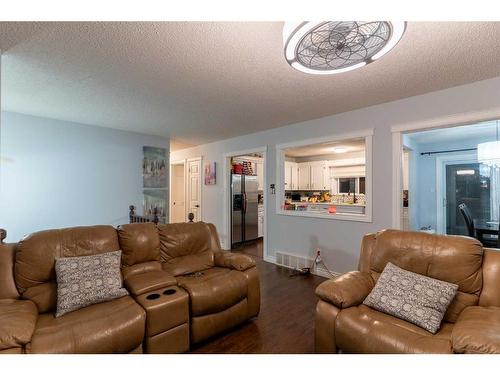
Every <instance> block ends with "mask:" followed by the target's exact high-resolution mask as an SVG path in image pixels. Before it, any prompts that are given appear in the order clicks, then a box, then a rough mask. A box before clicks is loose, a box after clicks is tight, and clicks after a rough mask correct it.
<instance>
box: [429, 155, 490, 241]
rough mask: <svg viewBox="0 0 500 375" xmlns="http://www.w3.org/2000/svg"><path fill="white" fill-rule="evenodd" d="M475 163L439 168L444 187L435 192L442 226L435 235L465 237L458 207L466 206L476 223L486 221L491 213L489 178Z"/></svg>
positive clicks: (469, 162) (487, 171)
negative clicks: (440, 206) (463, 204)
mask: <svg viewBox="0 0 500 375" xmlns="http://www.w3.org/2000/svg"><path fill="white" fill-rule="evenodd" d="M484 169H485V168H484V166H483V167H482V166H481V164H480V163H478V162H477V161H476V160H468V161H458V162H445V163H444V165H443V167H442V168H441V173H442V175H443V176H442V181H443V185H442V186H441V188H440V191H438V194H439V196H440V197H441V201H442V210H443V212H442V214H441V218H442V222H441V223H438V232H439V233H442V234H457V235H467V229H466V227H465V221H464V219H463V217H462V214H461V213H460V210H459V205H460V204H461V203H465V204H466V205H467V207H468V209H469V210H470V212H471V213H472V216H473V217H474V218H475V219H479V220H483V221H488V220H489V219H490V217H491V212H490V199H491V197H490V194H491V190H490V188H491V185H490V175H489V170H486V171H485V170H484Z"/></svg>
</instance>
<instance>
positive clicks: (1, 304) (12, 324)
mask: <svg viewBox="0 0 500 375" xmlns="http://www.w3.org/2000/svg"><path fill="white" fill-rule="evenodd" d="M37 317H38V311H37V309H36V306H35V304H34V303H33V302H31V301H21V300H14V299H2V300H0V350H6V349H11V348H21V347H22V346H24V345H26V344H27V343H28V342H29V341H30V340H31V336H32V335H33V331H34V330H35V324H36V319H37Z"/></svg>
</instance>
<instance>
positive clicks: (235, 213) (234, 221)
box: [231, 175, 244, 247]
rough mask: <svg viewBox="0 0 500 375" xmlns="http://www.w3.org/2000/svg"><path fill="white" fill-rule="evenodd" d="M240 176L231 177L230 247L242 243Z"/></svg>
mask: <svg viewBox="0 0 500 375" xmlns="http://www.w3.org/2000/svg"><path fill="white" fill-rule="evenodd" d="M241 183H242V178H241V176H240V175H231V247H233V245H234V244H237V243H239V242H241V241H243V205H244V200H243V194H242V191H241V190H242V189H241Z"/></svg>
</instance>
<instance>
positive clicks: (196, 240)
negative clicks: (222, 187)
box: [158, 222, 260, 344]
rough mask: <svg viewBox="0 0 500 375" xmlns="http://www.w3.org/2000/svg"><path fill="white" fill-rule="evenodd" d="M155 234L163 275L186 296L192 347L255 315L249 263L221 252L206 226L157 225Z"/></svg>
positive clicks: (256, 297) (256, 298) (253, 271)
mask: <svg viewBox="0 0 500 375" xmlns="http://www.w3.org/2000/svg"><path fill="white" fill-rule="evenodd" d="M158 232H159V236H160V252H161V258H162V261H163V263H162V267H163V270H164V271H166V272H168V273H170V274H172V275H173V276H175V278H176V279H177V282H178V284H179V286H180V287H181V288H183V289H184V290H186V291H187V293H188V294H189V298H190V318H191V319H190V321H191V323H190V340H191V343H192V344H196V343H199V342H201V341H203V340H205V339H207V338H209V337H211V336H214V335H216V334H218V333H220V332H222V331H224V330H227V329H229V328H232V327H234V326H236V325H238V324H240V323H242V322H244V321H246V320H248V319H250V318H252V317H254V316H257V315H258V314H259V310H260V285H259V277H258V273H257V268H256V267H255V262H254V260H253V259H252V258H250V257H248V256H246V255H242V254H233V253H229V252H226V251H223V250H221V247H220V243H219V238H218V236H217V232H216V229H215V227H214V226H213V225H212V224H205V223H201V222H199V223H178V224H166V225H159V226H158ZM186 233H189V235H186Z"/></svg>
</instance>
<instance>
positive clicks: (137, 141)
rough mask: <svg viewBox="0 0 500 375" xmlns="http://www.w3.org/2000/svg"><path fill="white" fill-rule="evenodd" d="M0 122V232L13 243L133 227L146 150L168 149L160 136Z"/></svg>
mask: <svg viewBox="0 0 500 375" xmlns="http://www.w3.org/2000/svg"><path fill="white" fill-rule="evenodd" d="M1 120H2V121H1V127H2V129H1V139H0V141H1V143H0V151H1V155H0V157H1V162H0V227H2V228H4V229H6V230H7V233H8V235H7V240H8V241H18V240H19V239H20V238H21V237H22V236H23V235H25V234H27V233H31V232H33V231H37V230H42V229H48V228H61V227H69V226H75V225H92V224H112V225H117V224H122V223H126V222H128V206H129V205H130V204H133V205H135V206H136V207H142V146H156V147H164V148H166V149H167V152H168V149H169V140H168V139H167V138H161V137H157V136H148V135H142V134H138V133H132V132H126V131H119V130H112V129H106V128H102V127H96V126H88V125H82V124H75V123H69V122H64V121H56V120H52V119H47V118H41V117H33V116H27V115H22V114H17V113H10V112H2V119H1ZM167 176H168V172H167ZM167 196H168V194H167ZM167 207H168V205H167Z"/></svg>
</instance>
